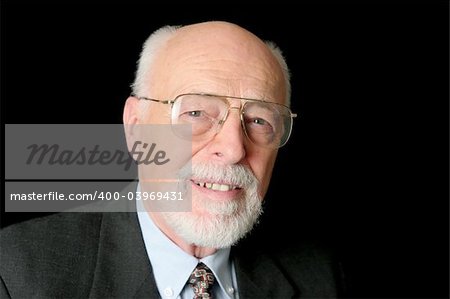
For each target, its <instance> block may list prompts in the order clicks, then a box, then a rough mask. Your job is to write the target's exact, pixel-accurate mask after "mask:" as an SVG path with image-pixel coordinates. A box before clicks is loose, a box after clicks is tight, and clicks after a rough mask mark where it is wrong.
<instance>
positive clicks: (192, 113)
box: [186, 110, 202, 117]
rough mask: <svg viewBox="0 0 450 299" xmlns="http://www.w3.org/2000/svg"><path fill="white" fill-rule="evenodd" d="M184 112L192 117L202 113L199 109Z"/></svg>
mask: <svg viewBox="0 0 450 299" xmlns="http://www.w3.org/2000/svg"><path fill="white" fill-rule="evenodd" d="M186 113H187V115H189V116H192V117H200V116H201V114H202V112H201V111H200V110H195V111H188V112H186Z"/></svg>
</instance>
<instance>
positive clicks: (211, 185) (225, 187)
mask: <svg viewBox="0 0 450 299" xmlns="http://www.w3.org/2000/svg"><path fill="white" fill-rule="evenodd" d="M196 184H197V185H198V186H200V187H203V188H207V189H211V190H215V191H230V190H234V189H237V188H238V187H237V186H230V185H223V184H216V183H203V182H199V183H196Z"/></svg>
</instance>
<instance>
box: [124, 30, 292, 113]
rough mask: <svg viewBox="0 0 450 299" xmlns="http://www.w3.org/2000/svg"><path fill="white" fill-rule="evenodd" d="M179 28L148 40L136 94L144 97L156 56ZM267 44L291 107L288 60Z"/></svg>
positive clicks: (142, 53)
mask: <svg viewBox="0 0 450 299" xmlns="http://www.w3.org/2000/svg"><path fill="white" fill-rule="evenodd" d="M179 28H181V26H164V27H162V28H160V29H158V30H156V31H155V32H153V33H152V34H151V35H150V36H149V37H148V38H147V40H146V41H145V43H144V45H143V47H142V52H141V54H140V57H139V61H138V65H137V71H136V77H135V79H134V82H133V84H131V88H132V90H133V93H134V94H137V95H142V93H143V92H144V90H145V86H146V84H145V82H146V78H148V75H149V73H150V71H151V67H152V63H153V61H154V59H155V57H156V54H157V53H158V51H160V50H161V49H163V48H164V46H165V45H166V44H167V42H168V41H169V40H170V39H171V38H172V37H173V36H174V34H175V32H176V31H177V30H178V29H179ZM265 44H266V45H267V47H268V48H269V49H270V51H271V52H272V54H273V55H274V56H275V58H276V59H277V61H278V63H279V64H280V66H281V70H282V71H283V76H284V78H285V89H286V98H285V105H287V106H288V107H289V106H290V104H291V74H290V71H289V68H288V66H287V63H286V60H285V58H284V56H283V53H282V52H281V50H280V48H279V47H278V46H277V45H276V44H275V43H273V42H271V41H265ZM145 102H147V101H145Z"/></svg>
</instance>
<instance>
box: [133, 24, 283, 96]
mask: <svg viewBox="0 0 450 299" xmlns="http://www.w3.org/2000/svg"><path fill="white" fill-rule="evenodd" d="M133 88H134V92H135V93H136V94H138V95H142V96H148V97H153V98H158V99H173V98H174V97H175V96H177V95H178V94H181V93H187V92H206V93H213V94H220V95H228V96H237V97H247V98H255V99H264V100H269V101H274V102H278V103H283V104H285V103H288V99H289V96H290V94H289V93H290V86H289V71H288V69H287V66H286V63H285V61H284V59H283V57H282V55H281V52H280V51H279V49H278V48H277V47H276V46H274V45H273V44H271V43H265V42H263V41H262V40H261V39H259V38H258V37H257V36H255V35H254V34H253V33H251V32H249V31H247V30H245V29H243V28H242V27H239V26H237V25H235V24H231V23H227V22H205V23H198V24H193V25H188V26H184V27H164V28H162V29H160V30H158V31H156V32H155V33H154V34H153V35H152V36H150V38H149V39H148V40H147V41H146V43H145V45H144V49H143V51H142V53H141V59H140V61H139V68H138V72H137V76H136V81H135V82H134V84H133Z"/></svg>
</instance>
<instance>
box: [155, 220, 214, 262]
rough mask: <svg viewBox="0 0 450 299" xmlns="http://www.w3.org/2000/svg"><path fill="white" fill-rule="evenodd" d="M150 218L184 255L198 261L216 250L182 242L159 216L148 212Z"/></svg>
mask: <svg viewBox="0 0 450 299" xmlns="http://www.w3.org/2000/svg"><path fill="white" fill-rule="evenodd" d="M148 214H149V215H150V218H152V220H153V222H154V223H155V225H156V226H157V227H158V228H159V230H160V231H162V232H163V234H164V235H166V236H167V237H168V238H169V239H170V240H171V241H172V242H174V243H175V244H176V245H177V246H178V247H180V248H181V249H182V250H183V251H185V252H186V253H188V254H190V255H192V256H195V257H196V258H198V259H201V258H204V257H205V256H208V255H211V254H214V253H215V252H216V251H217V249H216V248H210V247H201V246H197V245H195V244H189V243H187V242H186V241H184V240H183V239H182V238H181V237H180V236H178V235H177V234H176V233H175V232H174V231H173V230H172V229H171V228H170V227H169V226H168V225H167V223H166V222H165V221H164V219H163V218H162V217H161V215H160V214H159V213H157V212H148Z"/></svg>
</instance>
